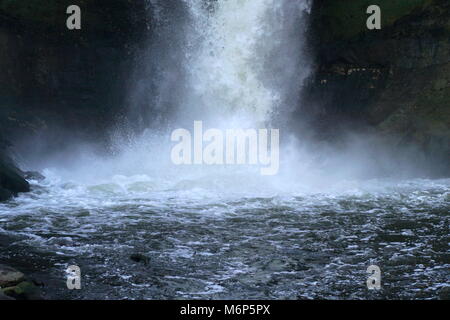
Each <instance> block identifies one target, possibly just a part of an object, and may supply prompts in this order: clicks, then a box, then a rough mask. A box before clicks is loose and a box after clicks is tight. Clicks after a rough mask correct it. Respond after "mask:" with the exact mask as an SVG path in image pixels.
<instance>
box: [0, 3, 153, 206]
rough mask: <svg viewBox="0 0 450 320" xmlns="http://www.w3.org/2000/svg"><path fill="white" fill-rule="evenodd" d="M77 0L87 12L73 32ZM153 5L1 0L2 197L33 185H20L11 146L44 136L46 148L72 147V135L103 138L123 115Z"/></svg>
mask: <svg viewBox="0 0 450 320" xmlns="http://www.w3.org/2000/svg"><path fill="white" fill-rule="evenodd" d="M73 4H76V5H78V6H80V8H81V10H82V29H81V30H73V31H69V30H68V29H67V27H66V19H67V17H68V15H67V14H66V9H67V7H68V6H69V5H73ZM146 5H147V2H146V1H131V0H111V1H100V0H75V1H68V0H58V1H57V0H49V1H41V0H27V1H11V0H0V70H2V72H1V73H0V199H2V200H4V199H7V198H9V197H10V196H12V195H15V194H17V192H23V191H26V190H27V188H26V187H25V183H26V181H25V180H23V179H22V181H21V184H23V186H21V187H18V188H16V187H15V182H14V181H16V182H18V181H19V180H20V179H19V178H20V177H21V176H23V175H22V174H20V170H18V169H17V168H16V167H15V166H14V165H13V163H12V161H11V160H8V159H9V157H10V156H11V152H9V149H8V147H9V146H10V145H11V144H13V145H16V144H17V142H18V141H26V140H31V141H44V142H45V147H43V146H39V147H40V149H39V151H40V152H45V151H46V149H45V148H47V150H51V149H58V148H64V147H66V146H67V140H68V139H79V140H101V138H102V135H103V134H104V133H105V132H106V131H107V129H108V128H109V127H110V126H112V125H113V123H114V121H116V119H117V117H120V114H121V112H122V110H123V105H124V102H125V99H126V96H125V94H126V90H125V89H124V88H126V86H127V83H126V81H127V76H128V73H129V70H131V69H132V68H133V65H134V63H135V56H136V52H138V51H139V50H141V47H142V46H143V41H142V39H144V38H145V36H146V32H147V30H148V23H149V22H148V21H147V17H148V15H147V12H146V10H147V7H146ZM30 138H35V139H34V140H33V139H30ZM33 147H34V146H33V142H30V143H28V145H27V146H25V147H24V148H22V149H25V150H27V149H28V150H29V149H30V148H33ZM20 151H22V150H20ZM25 153H26V151H25ZM19 157H20V158H22V159H24V158H25V159H26V157H27V154H23V152H20V154H19ZM13 158H16V157H13ZM2 159H3V160H2ZM12 185H14V187H12Z"/></svg>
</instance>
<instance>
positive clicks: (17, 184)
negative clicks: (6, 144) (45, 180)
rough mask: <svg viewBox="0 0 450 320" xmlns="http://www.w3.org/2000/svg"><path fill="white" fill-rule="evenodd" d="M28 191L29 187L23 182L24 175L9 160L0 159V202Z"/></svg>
mask: <svg viewBox="0 0 450 320" xmlns="http://www.w3.org/2000/svg"><path fill="white" fill-rule="evenodd" d="M28 191H30V185H29V183H28V182H27V181H26V180H25V178H24V173H23V172H22V171H20V170H19V169H18V168H16V167H15V165H14V164H13V162H12V161H11V160H10V159H8V158H6V157H3V158H2V157H0V201H5V200H9V199H10V198H12V197H13V196H17V195H18V194H19V193H20V192H28Z"/></svg>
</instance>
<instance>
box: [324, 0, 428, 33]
mask: <svg viewBox="0 0 450 320" xmlns="http://www.w3.org/2000/svg"><path fill="white" fill-rule="evenodd" d="M432 2H433V0H377V1H373V0H327V1H325V3H324V5H323V7H322V9H321V13H320V15H321V18H320V19H321V21H322V22H323V23H324V28H323V29H322V36H323V38H325V39H327V40H328V39H334V40H337V39H349V38H352V37H354V36H356V35H358V34H360V33H362V32H365V31H367V27H366V21H367V18H368V14H367V13H366V10H367V8H368V7H369V6H370V5H373V4H376V5H378V6H380V8H381V13H382V14H381V19H382V27H387V26H389V25H392V24H393V23H395V22H396V21H397V20H398V19H400V18H402V17H404V16H406V15H408V14H410V13H411V12H412V11H413V10H415V9H417V8H423V7H425V6H426V5H429V4H431V3H432Z"/></svg>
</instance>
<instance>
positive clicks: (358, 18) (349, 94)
mask: <svg viewBox="0 0 450 320" xmlns="http://www.w3.org/2000/svg"><path fill="white" fill-rule="evenodd" d="M372 2H373V1H366V0H361V1H347V0H316V1H314V8H313V13H312V15H313V21H312V30H313V31H312V42H313V44H314V50H315V55H316V64H317V65H316V73H315V75H314V79H312V83H311V84H310V86H309V90H308V93H307V96H308V101H309V103H310V104H311V105H312V106H313V107H312V108H311V109H310V111H311V113H312V114H314V117H313V119H314V120H313V121H314V125H315V126H316V127H318V128H320V130H319V131H320V132H328V134H330V131H332V130H330V128H336V127H337V126H336V125H335V124H336V122H337V120H338V121H339V122H340V123H343V124H345V125H348V124H349V123H350V124H351V125H353V126H355V125H356V126H358V125H361V126H367V127H369V128H371V129H372V130H373V131H375V132H377V133H380V134H381V135H382V136H384V137H385V138H386V140H387V141H388V142H389V144H391V146H392V147H393V148H395V147H396V146H401V145H415V146H418V147H419V148H420V149H421V150H422V151H423V152H424V154H425V155H426V156H427V157H428V160H429V161H432V162H433V161H434V162H436V163H439V164H440V172H443V173H447V174H448V173H449V172H450V170H449V164H448V157H449V155H450V146H449V141H450V2H449V1H447V0H411V1H404V0H379V1H377V4H378V5H379V6H380V8H381V10H382V29H381V30H373V31H371V30H368V29H367V27H366V19H367V17H368V15H367V14H366V9H367V7H368V6H369V5H371V4H373V3H372Z"/></svg>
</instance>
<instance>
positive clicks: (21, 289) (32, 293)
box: [2, 281, 42, 300]
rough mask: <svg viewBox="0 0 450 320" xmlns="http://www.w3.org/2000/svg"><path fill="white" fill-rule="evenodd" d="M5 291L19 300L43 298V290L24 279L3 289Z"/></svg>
mask: <svg viewBox="0 0 450 320" xmlns="http://www.w3.org/2000/svg"><path fill="white" fill-rule="evenodd" d="M2 291H3V293H4V294H5V295H7V296H9V297H12V298H14V299H17V300H42V295H41V291H40V290H39V288H38V287H36V286H35V285H34V284H33V283H31V282H28V281H23V282H21V283H19V284H18V285H17V286H14V287H8V288H5V289H2Z"/></svg>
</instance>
